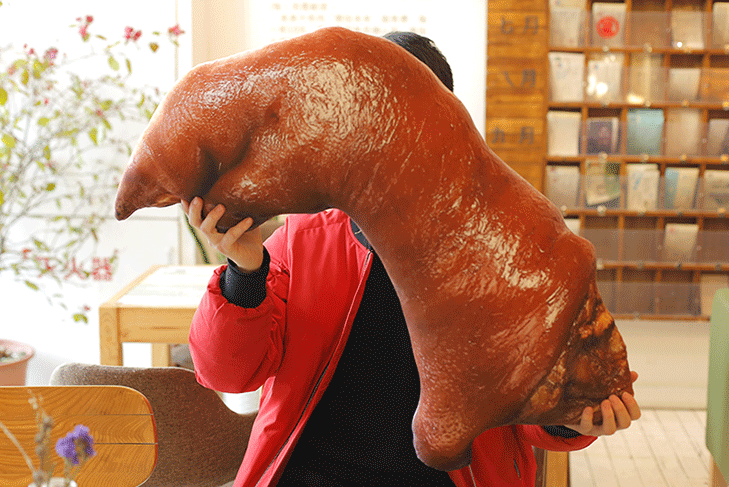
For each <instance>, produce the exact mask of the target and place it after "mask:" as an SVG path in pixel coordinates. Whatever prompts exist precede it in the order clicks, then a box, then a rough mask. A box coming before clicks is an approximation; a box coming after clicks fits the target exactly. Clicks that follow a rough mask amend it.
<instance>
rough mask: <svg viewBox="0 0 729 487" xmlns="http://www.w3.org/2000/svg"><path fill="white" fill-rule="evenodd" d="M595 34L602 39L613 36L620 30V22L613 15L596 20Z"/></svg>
mask: <svg viewBox="0 0 729 487" xmlns="http://www.w3.org/2000/svg"><path fill="white" fill-rule="evenodd" d="M596 28H597V34H598V35H599V36H600V37H602V38H603V39H609V38H611V37H615V36H616V35H618V32H620V23H619V22H618V19H616V18H615V17H611V16H609V15H608V16H607V17H603V18H601V19H600V20H598V21H597V25H596Z"/></svg>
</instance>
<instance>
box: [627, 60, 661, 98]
mask: <svg viewBox="0 0 729 487" xmlns="http://www.w3.org/2000/svg"><path fill="white" fill-rule="evenodd" d="M628 70H629V73H628V89H627V93H626V97H625V99H626V101H627V102H628V103H634V104H639V105H642V104H644V103H648V102H652V101H659V100H662V99H663V87H664V84H665V83H664V78H665V68H664V67H663V55H662V54H652V53H647V52H636V53H632V54H631V55H630V66H629V67H628Z"/></svg>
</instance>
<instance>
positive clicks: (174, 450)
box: [51, 363, 256, 487]
mask: <svg viewBox="0 0 729 487" xmlns="http://www.w3.org/2000/svg"><path fill="white" fill-rule="evenodd" d="M51 385H123V386H127V387H131V388H132V389H136V390H138V391H139V392H141V393H142V394H144V395H145V396H146V397H147V399H148V400H149V402H150V404H151V406H152V410H153V412H154V419H155V422H156V425H157V442H158V457H157V466H156V468H155V469H154V471H153V472H152V475H151V476H150V477H149V479H147V481H146V482H144V483H143V484H142V485H144V487H163V486H164V487H173V486H174V487H219V486H222V485H225V484H227V483H229V482H231V481H232V480H233V479H234V478H235V475H236V473H237V471H238V468H239V467H240V464H241V462H242V461H243V454H244V453H245V450H246V447H247V445H248V438H249V436H250V433H251V428H252V427H253V420H254V419H255V417H256V414H255V413H252V414H247V415H241V414H238V413H236V412H234V411H232V410H230V409H229V408H228V407H227V406H226V405H225V404H224V403H223V401H222V399H220V397H219V396H218V394H217V393H215V392H214V391H211V390H209V389H206V388H204V387H202V386H201V385H200V384H198V383H197V381H196V380H195V374H194V373H193V372H192V371H190V370H188V369H184V368H180V367H157V368H155V367H153V368H136V367H119V366H110V365H89V364H79V363H68V364H63V365H60V366H59V367H58V368H56V370H55V371H54V372H53V375H52V376H51Z"/></svg>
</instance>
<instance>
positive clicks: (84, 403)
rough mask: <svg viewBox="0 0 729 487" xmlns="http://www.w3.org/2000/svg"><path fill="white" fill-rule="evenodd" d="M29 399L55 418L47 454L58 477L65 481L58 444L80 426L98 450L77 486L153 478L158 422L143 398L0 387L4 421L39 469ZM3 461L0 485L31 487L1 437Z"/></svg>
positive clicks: (125, 485)
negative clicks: (151, 475) (33, 399)
mask: <svg viewBox="0 0 729 487" xmlns="http://www.w3.org/2000/svg"><path fill="white" fill-rule="evenodd" d="M31 393H32V395H31ZM31 397H36V398H37V399H38V401H39V402H40V403H41V405H42V406H43V409H44V410H45V411H46V413H47V414H48V415H49V416H51V417H52V418H53V423H54V426H53V429H52V430H51V442H50V445H49V448H50V450H51V451H50V455H51V458H52V459H53V460H52V461H53V463H55V464H56V468H55V472H54V474H55V475H56V476H62V475H63V462H62V461H61V459H60V458H59V457H58V456H57V455H56V453H55V451H54V448H55V444H56V441H57V440H58V439H59V438H61V437H63V436H65V435H66V434H68V433H69V432H70V431H72V430H73V429H74V427H75V426H76V425H78V424H83V425H84V426H87V427H88V428H89V432H90V434H91V436H92V437H93V439H94V443H95V450H96V455H95V456H94V457H92V458H90V459H89V460H88V461H87V462H86V463H85V464H84V465H83V467H82V468H81V470H80V471H79V473H78V475H77V477H76V480H77V482H78V484H79V485H114V486H115V487H117V486H118V487H135V486H137V485H140V484H141V483H142V482H144V480H145V479H147V478H148V477H149V476H150V474H151V473H152V471H153V469H154V467H155V462H156V460H157V443H156V438H155V424H154V417H153V414H152V408H151V406H150V404H149V402H148V401H147V399H146V398H145V397H144V395H143V394H141V393H140V392H138V391H135V390H134V389H130V388H128V387H121V386H76V387H72V386H63V387H61V386H58V387H54V386H32V387H26V386H3V387H0V421H2V422H3V424H4V425H5V426H6V427H7V428H8V429H9V430H10V432H11V433H12V434H13V435H14V436H15V437H16V438H17V440H18V442H19V443H20V445H21V446H22V447H23V449H24V450H25V452H26V453H27V454H28V456H29V457H30V458H31V459H32V460H33V462H34V465H35V466H36V467H37V466H38V460H37V457H36V452H35V449H36V444H35V435H36V432H37V430H38V428H37V424H36V412H35V410H34V409H33V407H32V406H31V404H30V402H29V400H30V399H31ZM0 459H2V460H0V485H2V486H7V487H15V486H17V487H27V486H28V484H30V483H31V482H32V481H33V478H32V474H31V472H30V469H29V467H28V465H27V464H26V462H25V460H24V459H23V456H22V455H21V454H20V452H19V451H18V450H17V448H16V446H15V445H14V444H13V443H12V442H11V440H10V439H9V438H8V437H7V436H6V435H4V434H2V433H0Z"/></svg>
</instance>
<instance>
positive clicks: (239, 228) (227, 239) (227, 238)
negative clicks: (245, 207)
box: [219, 217, 253, 249]
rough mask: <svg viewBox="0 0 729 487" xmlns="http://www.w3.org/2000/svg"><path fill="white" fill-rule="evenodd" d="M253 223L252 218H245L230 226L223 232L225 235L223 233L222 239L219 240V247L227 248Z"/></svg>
mask: <svg viewBox="0 0 729 487" xmlns="http://www.w3.org/2000/svg"><path fill="white" fill-rule="evenodd" d="M252 225H253V218H250V217H249V218H245V219H243V220H241V221H240V222H238V223H237V224H236V225H235V226H234V227H231V228H230V229H229V230H228V231H227V232H225V235H223V239H222V240H221V241H220V244H219V245H220V247H221V248H222V249H228V248H230V247H232V245H233V244H234V243H235V242H237V241H238V239H239V238H241V236H242V235H243V234H244V233H246V232H247V231H248V229H249V228H251V226H252Z"/></svg>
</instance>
